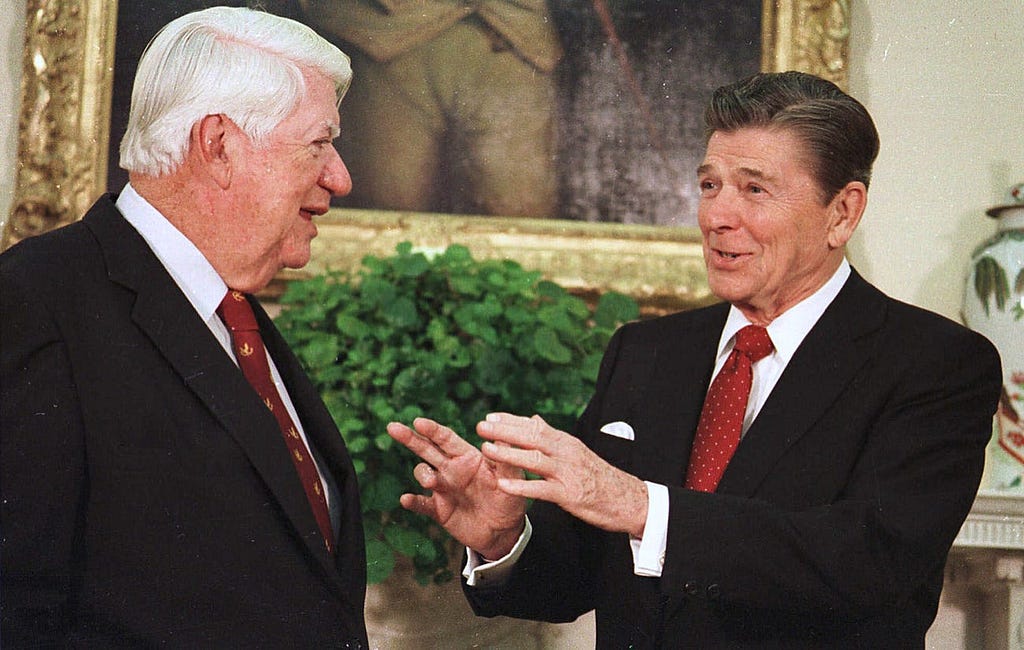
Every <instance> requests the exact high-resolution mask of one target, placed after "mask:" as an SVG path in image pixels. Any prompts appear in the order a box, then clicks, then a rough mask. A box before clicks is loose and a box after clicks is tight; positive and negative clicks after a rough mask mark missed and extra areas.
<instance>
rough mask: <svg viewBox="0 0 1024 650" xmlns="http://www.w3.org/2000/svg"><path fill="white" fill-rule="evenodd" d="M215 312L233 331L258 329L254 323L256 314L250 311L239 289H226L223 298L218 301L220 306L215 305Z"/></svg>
mask: <svg viewBox="0 0 1024 650" xmlns="http://www.w3.org/2000/svg"><path fill="white" fill-rule="evenodd" d="M217 314H218V315H219V316H220V318H221V320H223V321H224V324H225V325H227V326H228V329H229V330H231V331H233V332H241V331H252V330H258V329H259V326H258V325H257V324H256V316H255V315H254V314H253V313H252V307H251V306H250V305H249V301H248V300H246V299H245V294H243V293H242V292H241V291H234V290H230V291H228V293H227V295H225V296H224V300H221V301H220V307H217Z"/></svg>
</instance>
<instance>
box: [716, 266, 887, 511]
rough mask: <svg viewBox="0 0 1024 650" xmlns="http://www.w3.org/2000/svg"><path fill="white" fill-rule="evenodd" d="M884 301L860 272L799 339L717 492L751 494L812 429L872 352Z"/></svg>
mask: <svg viewBox="0 0 1024 650" xmlns="http://www.w3.org/2000/svg"><path fill="white" fill-rule="evenodd" d="M884 312H885V302H884V299H883V297H882V294H881V293H878V292H877V291H875V290H874V289H873V288H872V287H871V286H870V285H868V284H867V282H865V281H864V280H863V278H861V277H860V276H859V275H858V274H857V273H856V272H854V273H853V274H852V275H851V276H850V279H849V280H848V281H847V283H846V285H845V286H844V287H843V289H842V291H840V293H839V295H838V296H836V299H835V300H834V301H833V302H832V304H831V305H830V306H829V307H828V309H826V310H825V313H824V314H822V317H821V318H820V319H819V320H818V322H817V323H816V324H815V326H814V327H813V328H812V329H811V331H810V332H809V333H808V335H807V337H806V338H805V339H804V341H803V342H802V343H801V344H800V347H799V348H798V349H797V351H796V354H794V356H793V358H792V359H791V360H790V362H789V364H788V365H787V366H786V370H785V371H784V372H783V374H782V376H781V377H780V378H779V381H778V383H777V384H776V385H775V388H774V389H773V390H772V393H771V395H770V396H769V398H768V400H767V402H765V404H764V406H763V407H762V409H761V411H760V413H758V416H757V418H756V419H755V420H754V422H753V424H752V425H751V426H750V429H749V430H748V431H747V433H746V435H744V437H743V440H742V441H741V442H740V445H739V447H737V449H736V453H735V455H734V456H733V458H732V460H731V461H730V463H729V466H728V467H727V468H726V470H725V474H724V475H723V476H722V480H721V482H720V483H719V485H718V492H720V493H728V494H737V495H743V496H752V495H753V494H754V493H755V492H756V490H757V487H758V486H759V485H760V483H761V481H762V480H763V479H764V477H765V476H766V475H767V474H768V473H769V472H770V471H771V470H772V467H773V466H774V465H775V463H776V461H777V460H778V459H779V458H780V457H781V456H782V455H783V454H785V452H786V450H787V449H788V448H789V447H790V446H791V445H792V444H793V443H794V442H795V441H797V440H798V439H800V437H802V436H804V435H805V434H806V433H807V432H808V431H809V430H811V429H812V428H813V427H814V425H815V423H816V422H817V421H818V420H819V419H820V418H821V417H822V416H823V415H824V413H825V411H827V410H828V409H829V408H830V407H831V405H832V404H833V403H834V402H835V400H836V399H839V398H840V395H841V394H842V393H843V390H844V389H845V387H846V386H847V384H848V383H849V382H850V381H851V380H852V379H853V377H854V376H855V375H856V373H857V371H858V370H859V369H860V367H861V366H862V365H863V364H864V362H865V361H866V359H867V358H868V356H869V355H868V354H867V353H866V347H867V346H869V345H870V344H871V342H872V340H873V339H872V338H871V337H870V334H871V333H872V332H873V331H876V330H877V329H878V327H880V325H881V323H882V320H883V319H884Z"/></svg>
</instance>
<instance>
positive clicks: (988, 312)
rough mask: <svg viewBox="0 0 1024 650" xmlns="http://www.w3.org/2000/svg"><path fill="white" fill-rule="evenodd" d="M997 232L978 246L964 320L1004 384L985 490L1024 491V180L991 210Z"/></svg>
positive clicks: (995, 424) (983, 485)
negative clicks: (995, 354)
mask: <svg viewBox="0 0 1024 650" xmlns="http://www.w3.org/2000/svg"><path fill="white" fill-rule="evenodd" d="M987 214H988V215H989V216H991V217H994V218H996V219H998V231H997V232H996V234H995V235H994V236H993V237H991V238H990V239H989V240H988V241H986V242H984V243H983V244H982V245H981V246H979V247H978V248H977V250H975V252H974V254H973V255H972V257H971V266H970V275H969V277H968V280H967V287H966V291H965V296H964V311H963V315H964V321H965V322H966V324H967V326H968V327H970V328H971V329H973V330H975V331H977V332H980V333H982V334H984V335H985V336H986V337H988V339H989V340H990V341H992V343H993V344H995V346H996V348H997V349H998V350H999V356H1000V357H1001V359H1002V363H1003V388H1002V394H1001V395H1000V399H999V406H998V410H997V413H996V416H995V420H994V425H993V434H992V441H991V443H990V444H989V447H988V455H987V456H988V457H987V459H986V467H985V474H984V476H983V478H982V485H981V488H982V490H990V491H1000V492H1008V493H1019V494H1024V183H1021V184H1019V185H1017V186H1015V187H1014V188H1012V189H1011V191H1010V203H1009V204H1008V205H1003V206H999V207H996V208H992V209H991V210H988V211H987Z"/></svg>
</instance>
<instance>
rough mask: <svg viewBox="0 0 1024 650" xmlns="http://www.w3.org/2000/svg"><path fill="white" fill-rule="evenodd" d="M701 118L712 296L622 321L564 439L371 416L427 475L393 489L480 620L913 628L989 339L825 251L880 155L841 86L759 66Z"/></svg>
mask: <svg viewBox="0 0 1024 650" xmlns="http://www.w3.org/2000/svg"><path fill="white" fill-rule="evenodd" d="M706 123H707V129H708V131H707V134H708V139H707V150H706V154H705V157H704V161H703V163H702V164H701V165H700V167H699V169H698V174H697V176H698V183H699V187H700V196H701V199H700V207H699V210H698V221H699V224H700V228H701V232H702V234H703V240H704V257H705V262H706V265H707V272H708V281H709V284H710V286H711V289H712V290H713V291H714V293H715V294H716V295H717V296H718V297H720V298H721V299H722V300H723V301H724V302H723V303H721V304H718V305H714V306H711V307H707V308H704V309H699V310H694V311H689V312H684V313H679V314H675V315H671V316H666V317H663V318H658V319H653V320H649V321H645V322H638V323H632V324H629V325H626V326H624V327H623V328H621V329H620V330H619V332H617V333H616V335H615V336H614V337H613V339H612V341H611V342H610V344H609V346H608V350H607V352H606V354H605V358H604V361H603V363H602V367H601V371H600V376H599V378H598V383H597V389H596V392H595V395H594V396H593V398H592V400H591V402H590V404H589V405H588V407H587V409H586V410H585V411H584V413H583V415H582V416H581V417H580V419H579V421H578V423H577V426H576V428H575V431H574V434H575V435H569V434H567V433H563V432H561V431H557V430H555V429H553V428H551V427H550V426H548V425H547V424H546V423H545V422H544V421H543V420H542V419H540V418H539V417H537V416H534V417H532V418H525V417H519V416H515V415H510V414H500V413H499V414H492V415H490V416H488V417H487V419H486V421H484V422H482V423H480V425H478V432H479V433H480V435H481V436H482V437H483V438H484V439H485V440H486V442H485V443H484V444H483V446H482V448H481V449H480V450H477V449H475V448H474V447H472V446H471V445H469V444H468V443H466V442H465V441H463V440H461V439H460V438H458V437H457V436H455V434H453V433H452V432H451V431H450V430H449V429H448V428H446V427H443V426H441V425H439V424H437V423H435V422H432V421H430V420H425V419H421V420H417V421H416V422H414V423H413V426H414V427H415V430H413V429H410V428H408V427H406V426H404V425H402V424H398V423H395V424H392V425H391V426H389V429H388V430H389V433H390V434H391V435H392V436H393V437H394V438H395V439H396V440H398V441H399V442H402V443H403V444H405V445H406V446H408V447H409V448H410V449H412V450H413V451H414V452H415V453H417V454H418V455H419V456H420V457H421V458H422V459H423V460H424V461H426V462H425V463H423V464H421V465H419V466H418V467H417V468H416V471H415V475H416V478H417V480H418V481H419V483H420V484H421V485H422V486H423V487H424V488H426V489H427V490H429V491H430V492H431V493H430V494H429V495H404V496H403V497H402V503H403V505H405V506H406V507H407V508H409V509H411V510H414V511H417V512H421V513H424V514H427V515H429V516H431V517H433V518H434V519H436V520H437V521H438V522H439V523H441V524H442V525H444V526H445V528H447V529H448V530H449V531H450V532H451V533H452V534H453V535H454V536H455V537H456V538H457V539H459V540H460V541H461V542H463V543H464V544H466V546H467V547H468V548H469V549H470V550H469V553H468V555H469V558H468V562H467V566H466V569H465V572H464V576H465V591H466V594H467V596H468V598H469V600H470V603H471V604H472V606H473V608H474V609H475V611H476V612H477V613H479V614H481V615H485V616H494V615H499V614H501V615H506V616H516V617H522V618H531V619H539V620H547V621H571V620H573V619H575V618H577V617H578V616H580V615H581V614H583V613H584V612H587V611H589V610H596V620H597V644H598V646H599V647H601V648H659V647H673V648H675V647H687V648H742V647H781V648H817V647H820V648H914V647H917V648H921V647H923V646H924V637H925V633H926V631H927V629H928V627H929V625H930V624H931V622H932V620H933V619H934V617H935V613H936V609H937V606H938V600H939V594H940V591H941V589H942V576H943V567H944V564H945V558H946V555H947V553H948V551H949V547H950V545H951V544H952V542H953V539H954V537H955V536H956V534H957V532H958V530H959V528H960V526H961V524H962V522H963V520H964V518H965V516H966V514H967V512H968V511H969V509H970V506H971V503H972V501H973V498H974V495H975V491H976V489H977V486H978V482H979V480H980V477H981V471H982V467H983V464H984V449H985V445H986V443H987V441H988V439H989V436H990V433H991V426H992V413H993V412H994V409H995V404H996V400H997V397H998V394H999V387H1000V377H1001V374H1000V367H999V357H998V355H997V354H996V352H995V349H994V348H993V347H992V345H991V344H990V343H989V342H988V341H986V340H985V339H984V338H982V337H981V336H979V335H977V334H975V333H973V332H971V331H969V330H967V329H966V328H964V327H962V326H960V325H958V324H956V323H954V322H952V321H950V320H947V319H945V318H943V317H941V316H938V315H936V314H933V313H930V312H927V311H925V310H923V309H920V308H917V307H914V306H911V305H908V304H905V303H902V302H899V301H897V300H894V299H892V298H890V297H888V296H886V295H884V294H882V293H881V292H880V291H879V290H878V289H876V288H874V287H872V286H871V285H870V284H868V283H867V282H866V281H865V280H864V279H863V278H862V277H861V276H860V275H859V274H858V273H857V272H856V271H854V270H853V269H852V268H851V266H850V264H849V263H848V261H847V260H846V257H845V252H844V251H845V245H846V243H847V241H848V240H849V239H850V236H851V235H852V234H853V232H854V229H855V228H856V226H857V224H858V222H859V221H860V218H861V215H862V214H863V212H864V208H865V205H866V203H867V187H868V182H869V178H870V170H871V165H872V162H873V161H874V158H875V156H876V154H877V152H878V135H877V133H876V131H875V127H874V125H873V123H872V121H871V118H870V116H869V115H868V113H867V111H866V110H865V109H864V107H863V106H861V105H860V103H859V102H857V101H856V100H855V99H853V98H852V97H850V96H849V95H847V94H845V93H843V92H842V91H840V90H839V89H838V88H837V87H836V86H835V85H834V84H832V83H830V82H827V81H824V80H822V79H819V78H816V77H813V76H811V75H807V74H801V73H792V72H791V73H776V74H759V75H756V76H754V77H752V78H749V79H746V80H744V81H741V82H739V83H736V84H733V85H730V86H726V87H723V88H721V89H719V90H718V91H717V92H716V93H715V94H714V97H713V99H712V100H711V103H710V105H709V107H708V109H707V113H706ZM522 470H526V471H528V472H530V473H532V474H533V475H535V477H536V478H534V479H533V480H527V479H526V477H525V476H524V474H523V472H522ZM527 499H534V500H535V503H534V505H533V506H532V507H531V508H530V509H529V513H528V515H527V514H526V512H527V510H526V501H527Z"/></svg>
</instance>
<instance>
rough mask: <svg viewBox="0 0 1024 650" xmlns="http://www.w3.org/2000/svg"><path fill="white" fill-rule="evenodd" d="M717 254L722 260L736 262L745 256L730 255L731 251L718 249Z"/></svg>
mask: <svg viewBox="0 0 1024 650" xmlns="http://www.w3.org/2000/svg"><path fill="white" fill-rule="evenodd" d="M715 254H716V255H718V257H721V258H724V259H727V260H735V259H739V258H740V257H742V256H743V253H730V252H729V251H723V250H719V249H717V248H716V249H715Z"/></svg>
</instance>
